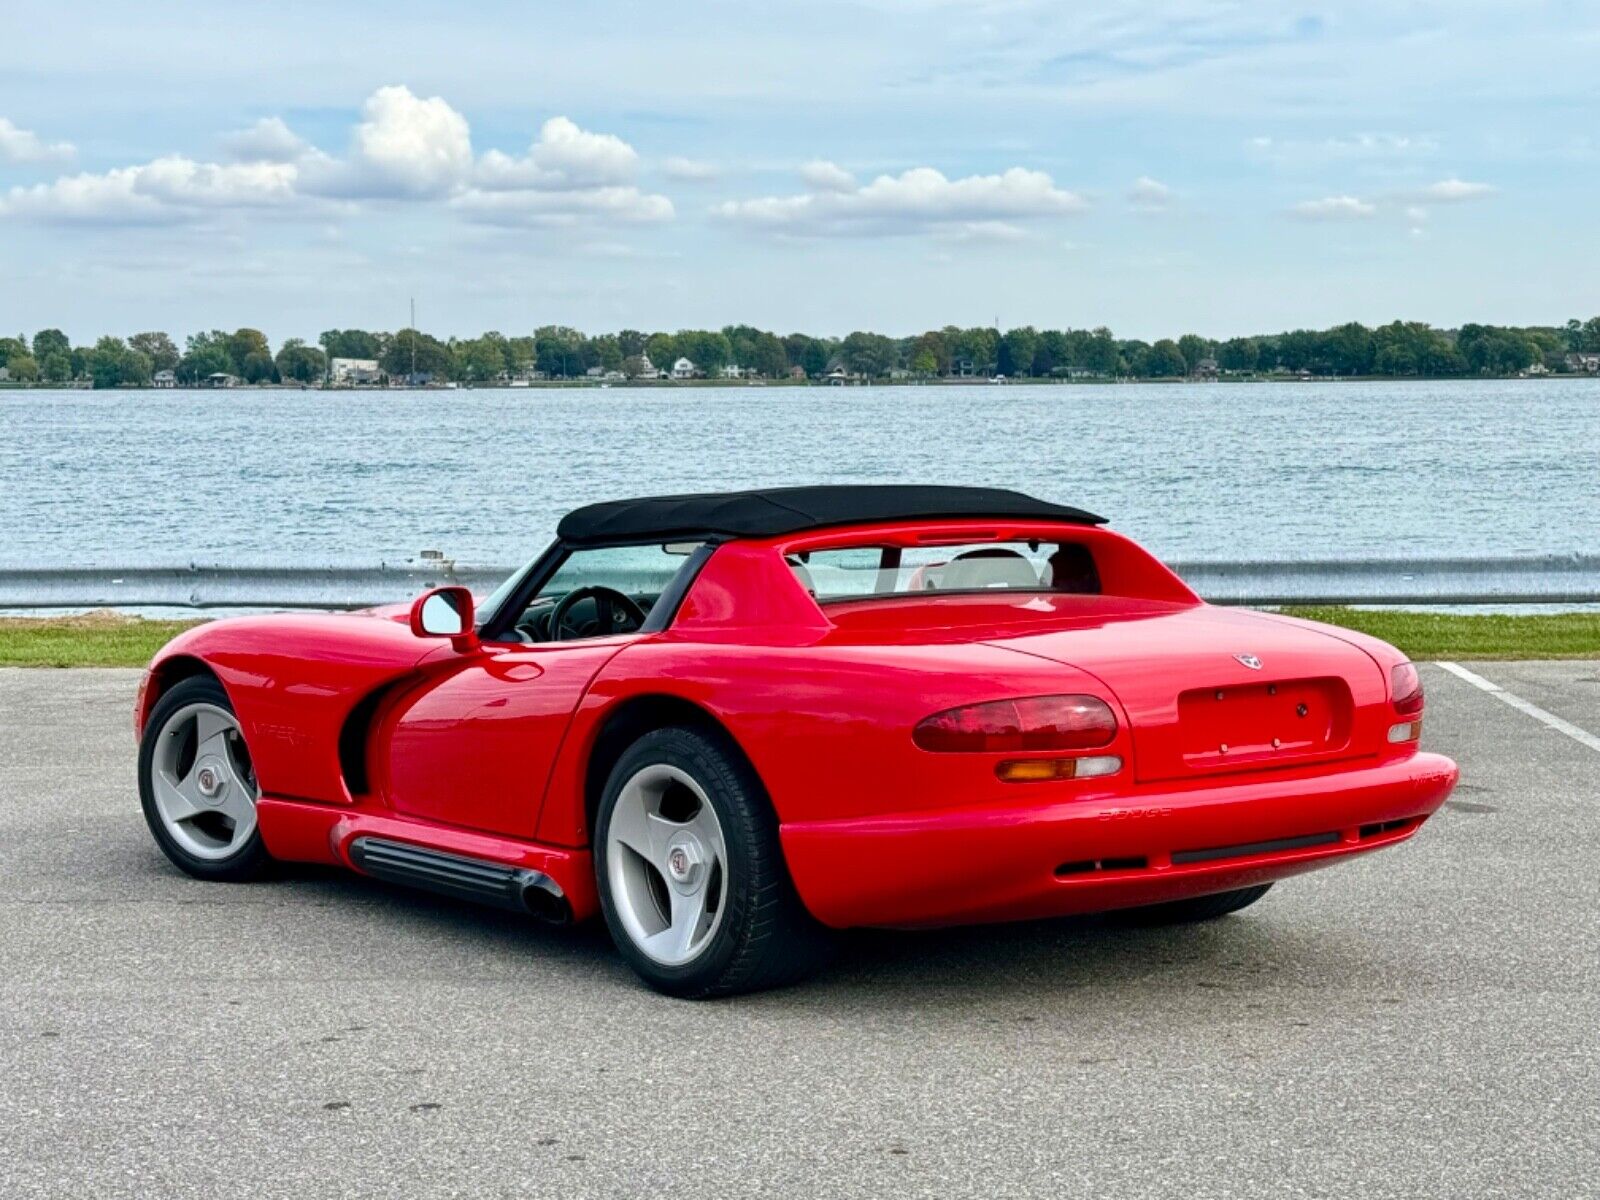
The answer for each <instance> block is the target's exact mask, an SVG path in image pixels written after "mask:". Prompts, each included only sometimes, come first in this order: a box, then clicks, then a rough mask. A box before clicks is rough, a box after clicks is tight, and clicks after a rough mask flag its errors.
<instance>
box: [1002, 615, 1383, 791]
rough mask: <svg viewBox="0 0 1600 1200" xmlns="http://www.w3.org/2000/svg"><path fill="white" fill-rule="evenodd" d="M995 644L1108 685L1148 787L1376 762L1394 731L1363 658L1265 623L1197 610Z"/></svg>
mask: <svg viewBox="0 0 1600 1200" xmlns="http://www.w3.org/2000/svg"><path fill="white" fill-rule="evenodd" d="M990 644H991V645H996V646H1003V647H1006V648H1007V649H1011V650H1015V651H1019V652H1021V653H1024V654H1031V655H1035V656H1037V657H1040V658H1046V659H1049V660H1051V661H1053V662H1059V663H1063V664H1066V665H1070V666H1073V667H1076V668H1078V669H1079V670H1082V671H1086V672H1088V673H1089V674H1091V675H1094V676H1095V677H1096V678H1098V679H1099V680H1100V681H1101V682H1102V683H1104V684H1105V685H1106V686H1107V687H1108V688H1109V689H1110V690H1111V691H1112V693H1113V694H1114V695H1115V696H1116V698H1117V699H1118V700H1119V701H1120V702H1121V704H1122V707H1123V710H1124V713H1125V715H1126V718H1127V721H1128V724H1129V726H1130V731H1131V733H1132V737H1133V747H1134V764H1133V766H1134V775H1135V778H1136V779H1138V780H1140V781H1141V782H1143V781H1155V780H1174V779H1195V778H1203V777H1205V776H1208V775H1214V774H1221V773H1225V772H1234V771H1250V770H1268V769H1271V768H1274V767H1280V766H1281V767H1289V766H1305V765H1309V764H1312V763H1317V762H1332V761H1337V760H1339V759H1345V758H1355V757H1363V756H1368V755H1373V754H1376V753H1378V752H1379V751H1380V750H1381V749H1382V747H1383V745H1384V738H1385V735H1386V732H1387V729H1388V716H1389V714H1388V712H1387V710H1386V708H1385V705H1386V703H1387V700H1388V684H1387V682H1386V680H1385V678H1384V674H1383V670H1382V669H1381V668H1380V667H1379V666H1378V664H1377V663H1376V662H1375V661H1373V659H1372V658H1371V657H1370V656H1369V655H1368V654H1367V653H1366V652H1365V651H1363V650H1361V649H1360V648H1359V647H1357V646H1355V645H1353V644H1352V643H1350V642H1347V641H1345V640H1343V639H1342V638H1340V637H1339V636H1338V635H1337V634H1336V633H1335V632H1333V631H1329V632H1327V633H1324V632H1322V631H1320V630H1316V629H1309V628H1306V627H1305V626H1303V625H1298V624H1291V623H1289V622H1287V621H1283V620H1279V619H1277V618H1275V617H1272V616H1268V615H1266V614H1262V613H1252V612H1245V611H1241V610H1237V609H1223V608H1213V607H1211V606H1209V605H1200V606H1198V607H1193V608H1183V609H1177V610H1171V609H1169V610H1167V611H1165V612H1162V613H1159V614H1146V615H1140V616H1131V617H1128V618H1126V619H1122V620H1115V621H1107V622H1102V623H1085V624H1082V625H1076V626H1072V627H1068V628H1056V629H1052V630H1048V631H1042V632H1038V633H1022V634H1017V635H1012V636H1000V637H996V638H993V639H990Z"/></svg>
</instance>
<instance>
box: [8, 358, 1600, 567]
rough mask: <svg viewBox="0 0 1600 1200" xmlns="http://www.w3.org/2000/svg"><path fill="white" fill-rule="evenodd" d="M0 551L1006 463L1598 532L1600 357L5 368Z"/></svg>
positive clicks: (1177, 500) (1109, 480) (1229, 519)
mask: <svg viewBox="0 0 1600 1200" xmlns="http://www.w3.org/2000/svg"><path fill="white" fill-rule="evenodd" d="M0 413H3V414H4V416H5V419H6V422H7V426H8V429H7V434H8V436H7V437H6V438H5V439H4V440H3V442H0V530H3V531H4V541H3V542H0V563H5V564H10V565H20V564H31V563H70V562H77V563H99V564H110V565H137V564H151V563H169V562H187V561H192V560H202V561H234V562H260V561H290V562H297V561H298V562H309V561H316V562H332V561H348V562H374V561H376V560H378V559H388V560H390V561H393V560H396V559H403V558H406V557H409V556H411V555H414V554H415V553H416V552H417V551H419V550H421V549H423V548H435V549H439V550H441V551H443V552H445V553H446V554H448V555H450V556H451V557H454V558H456V559H458V560H460V561H464V562H474V563H485V564H508V563H514V562H517V561H520V560H522V559H524V558H526V557H528V556H529V555H530V554H531V553H532V552H533V551H534V550H536V549H537V548H538V547H540V546H542V545H543V544H544V543H545V542H546V541H547V540H548V539H549V536H550V532H551V530H552V528H553V526H554V523H555V521H556V519H557V518H558V517H559V516H560V515H561V514H562V513H563V512H565V511H566V510H568V509H569V508H572V507H575V506H576V505H579V504H583V503H586V502H588V501H591V500H598V499H607V498H613V497H617V496H628V495H645V494H651V493H666V492H682V491H704V490H715V489H723V488H740V487H754V486H771V485H780V484H792V483H834V482H838V483H846V482H867V481H882V482H900V481H917V482H938V483H970V484H989V485H997V486H1005V487H1015V488H1019V489H1022V490H1024V491H1028V492H1031V493H1033V494H1035V495H1039V496H1043V497H1046V498H1048V499H1052V500H1058V501H1063V502H1066V503H1072V504H1077V505H1080V506H1082V507H1085V508H1089V509H1092V510H1094V511H1096V512H1099V513H1102V514H1104V515H1106V516H1108V517H1110V518H1111V521H1112V524H1113V527H1114V528H1117V529H1120V530H1122V531H1123V532H1126V533H1129V534H1131V535H1133V536H1134V537H1136V538H1138V539H1140V540H1141V541H1143V542H1145V543H1146V544H1147V545H1149V546H1150V547H1151V548H1152V549H1154V550H1156V551H1157V552H1158V553H1160V554H1162V555H1164V556H1167V557H1171V558H1191V559H1192V558H1232V557H1239V558H1280V557H1320V556H1364V555H1391V554H1400V555H1403V554H1408V553H1415V554H1418V555H1433V554H1496V553H1521V552H1568V551H1590V552H1594V551H1600V381H1597V380H1549V381H1536V380H1511V381H1504V382H1454V383H1355V384H1274V385H1259V384H1257V385H1250V384H1195V385H1188V384H1184V385H1150V386H1133V385H1120V386H1119V385H1106V386H1072V387H1050V386H1040V387H1028V386H1011V387H981V386H980V387H937V386H935V387H925V388H903V387H902V388H871V389H867V388H849V389H823V388H807V389H789V388H684V389H628V388H611V389H607V390H600V389H582V390H579V389H563V390H503V391H457V392H384V393H371V392H365V393H351V392H330V393H322V392H288V391H265V392H255V391H235V392H229V393H208V392H115V393H110V392H59V391H57V392H45V391H40V392H15V391H14V392H0Z"/></svg>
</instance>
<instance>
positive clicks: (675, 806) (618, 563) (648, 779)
mask: <svg viewBox="0 0 1600 1200" xmlns="http://www.w3.org/2000/svg"><path fill="white" fill-rule="evenodd" d="M1102 525H1103V521H1102V519H1101V518H1099V517H1096V516H1094V515H1092V514H1090V513H1087V512H1083V511H1082V510H1080V509H1076V508H1068V507H1064V506H1061V505H1057V504H1051V503H1046V502H1044V501H1041V500H1035V499H1032V498H1030V497H1028V496H1024V495H1021V494H1019V493H1017V492H1011V491H1002V490H996V489H988V488H957V487H910V486H906V487H900V486H883V487H801V488H783V489H773V490H767V491H752V492H740V493H729V494H715V495H692V496H669V497H661V498H655V499H642V500H622V501H615V502H610V503H604V504H594V505H590V506H589V507H586V508H581V509H578V510H577V511H576V512H573V513H571V514H570V515H569V516H567V517H566V518H564V519H563V520H562V521H561V523H560V525H559V528H558V529H557V533H556V539H555V541H554V543H553V544H552V545H551V546H550V548H549V549H548V550H546V551H545V552H544V553H543V554H541V555H540V556H539V557H538V558H536V559H535V560H534V561H533V562H532V563H531V564H529V565H528V566H527V567H526V568H525V569H523V570H521V571H519V572H517V573H516V574H514V575H513V576H512V577H511V578H509V579H507V580H506V581H505V583H504V584H503V585H502V586H501V587H500V589H499V590H498V591H496V592H495V593H494V594H493V595H492V596H489V597H488V598H487V599H485V600H484V601H483V603H482V604H481V605H475V604H474V601H473V597H472V596H471V594H470V593H468V592H467V591H466V590H465V589H462V588H451V587H447V588H439V589H438V590H436V591H432V592H429V593H428V594H426V595H424V596H422V597H420V598H419V599H418V600H417V601H416V602H415V603H414V604H412V605H410V606H409V607H404V606H402V607H396V608H393V609H376V610H372V611H369V612H364V613H354V614H342V615H325V614H319V615H304V614H302V615H287V616H268V617H243V618H237V619H233V620H225V621H217V622H215V623H213V624H208V625H205V626H202V627H200V628H197V629H194V630H191V631H190V632H188V633H185V634H184V635H182V636H181V637H179V638H177V639H176V640H175V641H173V642H172V643H171V644H170V645H169V646H167V647H166V648H165V649H164V650H162V651H161V653H160V654H159V655H157V657H156V659H155V661H154V662H153V663H152V664H151V667H150V670H149V672H148V673H147V674H146V676H145V680H144V686H143V687H142V689H141V692H140V696H139V701H138V710H137V718H136V719H137V728H138V731H139V733H140V736H141V746H140V754H139V787H140V794H141V798H142V801H143V806H144V812H145V816H146V818H147V819H148V821H149V824H150V830H151V832H152V833H153V834H154V835H155V839H156V841H157V842H158V843H159V844H160V846H161V848H162V850H164V851H165V852H166V854H167V855H168V857H170V858H171V859H172V861H173V862H174V863H176V864H177V865H178V866H179V867H181V868H182V869H183V870H185V871H187V872H189V873H190V874H192V875H196V876H199V877H201V878H203V879H219V880H239V879H246V878H250V877H253V876H255V875H257V874H258V873H260V872H261V871H262V869H263V868H264V867H266V866H267V865H268V863H269V862H270V861H271V860H273V859H278V860H290V861H302V862H315V863H336V864H341V865H343V866H347V867H352V868H354V869H355V870H357V871H361V872H364V873H366V874H368V875H373V876H377V877H380V878H382V879H386V880H392V881H400V882H404V883H408V884H415V885H419V886H422V887H425V888H431V889H434V890H437V891H440V892H444V893H447V894H449V895H452V896H457V897H466V898H471V899H474V900H481V901H488V902H491V903H495V904H499V905H503V906H507V907H510V908H515V909H521V910H525V911H529V912H532V913H533V914H535V915H536V916H538V917H541V918H544V919H547V920H549V921H553V922H565V921H575V920H582V919H583V918H586V917H589V916H591V915H592V914H594V913H595V912H596V911H597V910H598V911H599V912H600V913H601V914H602V915H603V917H604V919H605V922H606V924H607V926H608V927H609V928H610V931H611V935H612V937H613V938H614V939H615V940H616V943H617V946H618V948H619V949H620V950H621V952H622V954H623V955H624V956H625V957H626V958H627V960H628V961H629V963H630V964H632V966H633V967H634V968H635V969H636V970H637V971H638V973H639V974H640V975H641V976H643V978H644V979H645V980H646V981H647V982H649V983H650V984H651V985H652V986H654V987H656V988H659V989H660V990H662V991H665V992H669V993H672V994H675V995H680V996H711V995H717V994H723V993H729V992H736V991H742V990H749V989H754V988H760V987H767V986H771V985H773V984H776V983H779V982H783V981H786V980H789V979H792V978H795V977H797V976H799V975H801V974H803V973H805V972H806V971H808V970H809V969H811V968H812V967H813V966H814V965H815V964H816V963H817V962H818V960H819V957H820V956H821V955H822V954H823V953H824V951H825V948H826V944H827V941H828V939H827V932H828V930H830V929H840V928H844V927H848V926H858V925H899V926H905V925H939V924H948V923H957V922H978V921H1005V920H1015V919H1019V918H1037V917H1050V916H1057V915H1060V914H1065V913H1083V912H1092V911H1099V910H1106V909H1125V908H1138V909H1140V910H1141V914H1140V915H1141V916H1144V917H1149V918H1154V919H1167V920H1180V919H1181V920H1192V919H1200V918H1207V917H1216V916H1220V915H1222V914H1224V913H1229V912H1233V911H1235V910H1237V909H1240V908H1243V907H1244V906H1245V905H1247V904H1252V903H1254V902H1255V901H1256V900H1258V899H1260V897H1261V896H1262V894H1263V893H1264V892H1265V891H1266V890H1267V889H1268V888H1269V887H1270V886H1271V885H1272V884H1273V883H1274V882H1275V881H1276V880H1279V879H1283V878H1286V877H1287V876H1290V875H1297V874H1299V873H1301V872H1303V871H1310V870H1314V869H1316V868H1318V867H1323V866H1328V865H1331V864H1332V863H1335V862H1339V861H1341V860H1343V859H1346V858H1349V857H1351V856H1353V855H1357V854H1362V853H1365V852H1367V851H1369V850H1376V849H1378V848H1380V847H1383V846H1390V845H1393V844H1395V843H1396V842H1402V841H1404V840H1406V839H1407V838H1409V837H1410V836H1411V835H1412V834H1413V833H1415V832H1416V831H1417V829H1418V827H1419V826H1421V824H1422V823H1423V822H1424V821H1425V820H1427V818H1428V817H1429V816H1430V815H1431V814H1432V813H1433V812H1434V811H1435V810H1436V809H1437V808H1438V807H1439V805H1440V804H1442V803H1443V802H1444V799H1445V797H1446V796H1447V795H1448V794H1449V792H1450V789H1451V787H1452V786H1453V785H1454V783H1455V780H1456V767H1455V764H1454V763H1452V762H1451V761H1450V760H1449V759H1447V758H1442V757H1440V756H1439V755H1436V754H1426V753H1422V752H1420V751H1419V749H1418V745H1417V740H1418V736H1419V734H1420V733H1421V730H1422V685H1421V682H1420V680H1419V678H1418V675H1417V671H1416V669H1415V668H1414V667H1413V666H1412V665H1411V664H1410V663H1409V662H1407V661H1406V659H1405V657H1404V655H1402V654H1401V653H1400V652H1398V651H1397V650H1395V649H1394V648H1393V647H1391V646H1388V645H1386V644H1385V643H1383V642H1380V641H1377V640H1375V639H1373V638H1370V637H1365V636H1363V635H1361V634H1359V633H1352V632H1350V631H1348V630H1344V629H1335V628H1330V627H1327V626H1322V625H1316V624H1313V623H1310V622H1307V621H1300V620H1294V619H1292V618H1289V617H1285V616H1278V615H1273V614H1267V613H1253V612H1243V611H1238V610H1233V609H1224V608H1214V607H1212V606H1210V605H1208V604H1205V603H1204V602H1202V601H1201V600H1200V599H1199V597H1197V596H1196V595H1195V594H1194V593H1193V592H1192V591H1190V590H1189V588H1188V587H1186V586H1185V585H1184V583H1183V581H1182V580H1180V579H1179V578H1178V577H1177V576H1175V575H1174V574H1173V573H1172V572H1171V571H1169V570H1168V569H1167V568H1166V567H1164V566H1162V565H1161V563H1159V562H1157V561H1156V560H1155V558H1153V557H1152V556H1151V555H1150V554H1149V553H1147V552H1146V551H1144V550H1142V549H1141V548H1140V547H1138V546H1137V545H1135V544H1134V543H1133V542H1131V541H1129V540H1128V539H1126V538H1124V537H1120V536H1118V535H1117V534H1115V533H1112V532H1110V531H1109V530H1107V529H1104V528H1102Z"/></svg>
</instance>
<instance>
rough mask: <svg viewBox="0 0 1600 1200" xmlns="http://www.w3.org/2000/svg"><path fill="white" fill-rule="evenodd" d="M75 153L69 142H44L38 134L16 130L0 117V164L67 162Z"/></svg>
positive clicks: (25, 130)
mask: <svg viewBox="0 0 1600 1200" xmlns="http://www.w3.org/2000/svg"><path fill="white" fill-rule="evenodd" d="M76 153H77V151H76V150H75V149H74V148H73V146H72V143H70V142H46V141H44V140H43V139H41V138H40V137H39V135H38V134H36V133H33V132H31V131H30V130H27V129H18V128H17V127H16V126H15V125H13V124H12V123H11V122H10V121H9V120H7V119H6V118H5V117H0V162H6V163H57V162H69V161H71V159H72V157H73V155H75V154H76Z"/></svg>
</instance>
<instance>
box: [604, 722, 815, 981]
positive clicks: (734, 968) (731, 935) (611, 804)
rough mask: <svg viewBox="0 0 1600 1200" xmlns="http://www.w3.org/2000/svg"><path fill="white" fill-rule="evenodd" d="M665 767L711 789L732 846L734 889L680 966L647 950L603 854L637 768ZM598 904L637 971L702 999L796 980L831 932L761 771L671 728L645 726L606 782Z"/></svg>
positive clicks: (702, 736)
mask: <svg viewBox="0 0 1600 1200" xmlns="http://www.w3.org/2000/svg"><path fill="white" fill-rule="evenodd" d="M655 765H666V766H671V767H675V768H677V769H678V770H680V771H683V772H684V773H686V774H687V775H689V776H690V778H692V779H693V780H694V781H695V783H696V784H697V785H698V786H699V787H700V788H701V789H702V790H703V791H704V792H705V795H706V797H707V799H708V800H709V801H710V803H711V806H712V808H713V809H714V810H715V815H716V817H717V820H718V821H719V822H720V824H721V826H722V836H723V841H724V843H725V845H726V849H727V858H728V862H727V895H726V900H725V907H724V910H723V913H722V918H721V922H720V925H719V926H718V927H717V930H716V932H715V933H714V934H713V935H712V936H711V939H710V940H709V942H707V944H706V945H705V947H704V948H703V949H702V950H701V951H700V952H699V953H698V954H697V955H696V956H695V957H694V958H693V959H691V960H690V961H688V962H687V963H684V964H682V965H680V966H669V965H665V964H663V963H659V962H657V961H656V960H655V959H653V958H651V957H650V956H649V955H647V954H645V953H644V952H643V951H642V950H640V949H639V948H638V947H637V946H636V945H635V944H634V942H633V939H632V937H631V936H630V935H629V934H628V932H627V929H626V928H625V926H624V925H623V923H622V921H621V920H620V919H619V917H618V914H617V906H616V903H615V901H614V899H613V897H612V894H611V881H610V872H609V870H608V863H607V861H606V846H607V835H608V833H609V831H610V827H611V818H612V814H613V813H614V811H615V807H616V803H617V799H618V796H619V795H620V794H621V792H622V789H623V786H624V785H625V784H626V783H627V782H628V781H629V780H630V779H632V778H633V777H634V776H635V775H636V774H637V773H638V772H639V771H641V770H643V769H645V768H647V767H650V766H655ZM593 845H594V864H595V880H596V883H597V884H598V886H599V892H600V911H601V913H602V914H603V915H604V917H605V922H606V927H607V929H609V930H610V932H611V938H612V941H614V942H615V943H616V946H617V949H618V951H619V952H620V953H621V954H622V957H623V958H624V959H626V960H627V962H628V965H629V966H631V967H632V968H633V969H634V971H635V972H637V973H638V975H639V976H640V978H642V979H643V980H644V981H645V982H646V983H647V984H649V985H650V986H651V987H652V988H655V989H656V990H657V991H659V992H664V993H666V994H667V995H669V996H677V997H680V998H683V999H691V1000H700V999H707V998H710V997H713V996H728V995H734V994H736V993H740V992H755V991H762V990H765V989H767V988H774V987H781V986H783V985H785V984H789V983H794V982H796V981H798V980H800V979H803V978H805V977H806V976H808V975H810V974H812V973H813V972H815V971H816V970H817V969H818V968H819V967H821V965H822V964H823V963H824V962H825V961H826V959H827V955H828V951H829V948H830V944H831V938H830V937H829V935H828V931H827V930H826V929H825V928H823V926H822V925H820V924H819V923H818V922H817V921H816V920H815V919H814V918H813V917H812V916H811V914H810V913H808V912H807V911H806V909H805V906H804V905H803V904H802V903H801V901H800V897H799V895H798V894H797V893H796V892H795V888H794V883H793V881H792V880H791V879H790V878H789V870H788V867H787V866H786V864H785V863H784V859H783V849H782V847H781V846H780V844H779V842H778V822H777V818H776V816H775V815H774V813H773V811H772V805H771V803H770V802H769V801H768V799H767V796H766V791H765V789H764V788H763V787H762V786H761V781H760V779H759V778H758V777H757V776H756V773H755V771H754V770H753V769H752V768H751V767H750V765H749V763H748V762H746V761H745V759H744V756H743V755H741V754H739V753H738V751H737V749H735V748H734V747H731V746H729V745H727V744H726V740H725V739H724V738H722V737H719V736H716V735H715V734H713V733H709V732H702V731H701V730H698V729H691V728H685V727H672V728H667V729H658V730H655V731H654V732H651V733H647V734H645V735H644V736H643V737H641V738H640V739H639V740H638V741H636V742H634V743H633V745H632V746H630V747H628V749H627V750H626V751H624V753H623V755H622V757H621V758H620V759H618V760H617V764H616V766H614V767H613V768H612V770H611V775H610V777H609V778H608V779H607V781H606V786H605V791H604V792H603V793H602V795H601V798H600V807H599V811H598V812H597V814H596V819H595V830H594V839H593Z"/></svg>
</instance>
